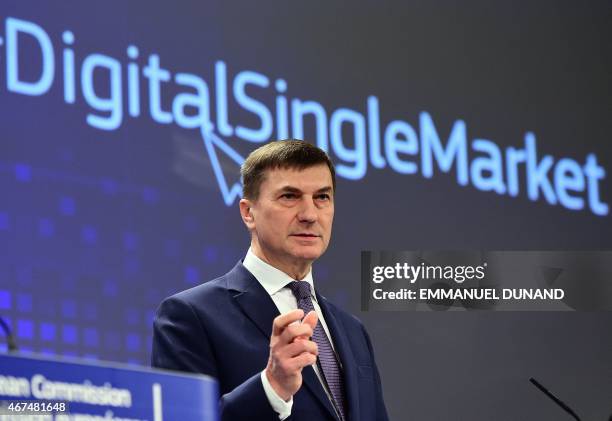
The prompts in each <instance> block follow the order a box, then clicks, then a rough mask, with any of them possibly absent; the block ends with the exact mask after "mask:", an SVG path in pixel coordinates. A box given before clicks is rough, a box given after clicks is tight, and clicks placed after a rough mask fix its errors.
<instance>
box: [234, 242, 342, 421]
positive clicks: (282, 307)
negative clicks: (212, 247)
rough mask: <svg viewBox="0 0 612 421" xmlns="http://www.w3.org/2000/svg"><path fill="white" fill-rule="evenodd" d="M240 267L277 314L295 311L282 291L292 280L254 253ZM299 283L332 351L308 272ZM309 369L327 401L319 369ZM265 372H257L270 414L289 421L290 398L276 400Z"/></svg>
mask: <svg viewBox="0 0 612 421" xmlns="http://www.w3.org/2000/svg"><path fill="white" fill-rule="evenodd" d="M242 264H243V265H244V267H245V268H246V269H247V270H248V271H249V272H251V273H252V274H253V276H254V277H255V279H257V281H258V282H259V283H260V284H261V286H263V287H264V289H265V290H266V292H267V293H268V294H269V295H270V298H272V301H273V302H274V304H275V305H276V307H277V308H278V311H279V312H280V314H284V313H287V312H289V311H291V310H296V309H297V308H298V306H297V299H296V298H295V296H294V295H293V292H292V291H291V290H290V289H289V288H288V287H285V285H287V284H288V283H289V282H292V281H296V279H293V278H292V277H291V276H289V275H287V274H286V273H285V272H283V271H281V270H279V269H277V268H275V267H274V266H272V265H269V264H268V263H266V262H264V261H263V260H261V259H260V258H259V257H257V256H255V253H253V251H252V250H251V249H250V248H249V251H248V252H247V255H246V257H245V258H244V262H243V263H242ZM299 281H300V282H308V284H309V285H310V293H311V298H312V304H313V306H314V309H315V311H316V312H317V316H319V321H318V323H321V326H322V327H323V330H325V334H326V335H327V337H328V338H329V342H330V343H331V345H332V347H334V342H333V341H332V338H331V335H330V334H329V329H328V328H327V323H325V318H324V317H323V312H322V311H321V307H320V306H319V303H318V302H317V296H316V295H315V289H314V283H313V281H312V269H311V270H310V271H309V272H308V274H307V275H306V276H305V277H304V279H300V280H299ZM311 367H312V368H313V369H314V371H315V373H316V375H317V378H318V379H319V381H320V382H321V385H323V390H325V393H327V397H328V398H329V399H330V400H331V397H330V395H329V392H328V391H327V388H326V387H325V382H324V381H323V377H322V375H321V373H320V372H319V368H318V367H317V365H316V364H313V365H312V366H311ZM304 370H309V368H308V367H304ZM265 371H266V370H265V369H264V370H263V371H262V372H261V383H262V384H263V388H264V391H265V393H266V396H267V398H268V401H269V402H270V405H271V406H272V409H274V411H276V412H277V413H278V418H279V419H281V420H284V419H286V418H287V417H289V415H291V408H292V407H293V397H291V398H290V399H289V401H285V400H283V399H282V398H281V397H280V396H278V394H277V393H276V391H275V390H274V388H272V385H271V384H270V381H269V380H268V377H267V376H266V372H265Z"/></svg>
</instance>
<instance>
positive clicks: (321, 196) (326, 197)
mask: <svg viewBox="0 0 612 421" xmlns="http://www.w3.org/2000/svg"><path fill="white" fill-rule="evenodd" d="M317 199H319V200H329V199H330V196H329V194H320V195H318V196H317Z"/></svg>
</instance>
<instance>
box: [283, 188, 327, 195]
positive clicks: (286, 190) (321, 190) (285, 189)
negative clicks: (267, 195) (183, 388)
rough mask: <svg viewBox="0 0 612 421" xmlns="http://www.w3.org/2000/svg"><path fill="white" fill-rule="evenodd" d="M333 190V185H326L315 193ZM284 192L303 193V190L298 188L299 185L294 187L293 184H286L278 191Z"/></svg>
mask: <svg viewBox="0 0 612 421" xmlns="http://www.w3.org/2000/svg"><path fill="white" fill-rule="evenodd" d="M332 191H333V189H332V187H331V186H325V187H321V188H320V189H318V190H317V191H316V192H315V194H317V193H318V194H320V193H331V192H332ZM283 192H287V193H302V190H300V189H298V188H297V187H293V186H284V187H281V188H280V189H278V190H277V193H283Z"/></svg>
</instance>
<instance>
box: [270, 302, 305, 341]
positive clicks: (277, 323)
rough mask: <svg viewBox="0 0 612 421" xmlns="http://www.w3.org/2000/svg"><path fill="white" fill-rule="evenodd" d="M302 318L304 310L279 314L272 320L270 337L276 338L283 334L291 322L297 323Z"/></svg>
mask: <svg viewBox="0 0 612 421" xmlns="http://www.w3.org/2000/svg"><path fill="white" fill-rule="evenodd" d="M302 317H304V310H301V309H299V308H298V309H297V310H292V311H289V312H287V313H284V314H281V315H280V316H277V317H276V318H275V319H274V323H273V324H272V335H274V336H278V335H280V334H281V333H282V332H283V329H285V327H287V326H288V325H290V324H291V323H293V322H297V321H298V320H301V319H302Z"/></svg>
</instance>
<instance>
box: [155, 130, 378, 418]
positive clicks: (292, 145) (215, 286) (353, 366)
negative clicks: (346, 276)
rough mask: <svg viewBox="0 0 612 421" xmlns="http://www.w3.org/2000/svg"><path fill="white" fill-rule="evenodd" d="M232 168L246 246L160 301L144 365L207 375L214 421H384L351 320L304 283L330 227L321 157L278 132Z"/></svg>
mask: <svg viewBox="0 0 612 421" xmlns="http://www.w3.org/2000/svg"><path fill="white" fill-rule="evenodd" d="M241 175H242V181H243V199H242V200H241V201H240V215H241V216H242V220H243V222H244V224H245V225H246V227H247V228H248V230H249V232H250V234H251V247H250V249H249V250H248V252H247V255H246V257H245V259H244V260H243V261H242V262H238V264H236V266H235V267H234V268H233V269H232V270H231V271H230V272H228V273H227V274H225V275H224V276H222V277H220V278H218V279H215V280H213V281H210V282H207V283H204V284H202V285H199V286H197V287H195V288H192V289H189V290H187V291H183V292H181V293H179V294H176V295H174V296H172V297H170V298H168V299H166V300H165V301H164V302H163V303H162V304H161V305H160V308H159V309H158V312H157V316H156V319H155V322H154V332H153V355H152V364H153V366H155V367H161V368H167V369H174V370H182V371H189V372H195V373H203V374H208V375H210V376H213V377H215V378H217V379H218V381H219V388H220V393H221V395H222V396H221V402H220V405H221V418H222V419H223V420H271V421H272V420H279V419H280V420H284V419H287V420H296V421H301V420H304V421H306V420H307V421H313V420H317V421H318V420H341V421H344V420H348V421H355V420H361V421H371V420H387V419H388V417H387V412H386V409H385V405H384V402H383V397H382V390H381V383H380V378H379V374H378V370H377V368H376V363H375V361H374V355H373V351H372V344H371V342H370V339H369V337H368V335H367V333H366V331H365V329H364V327H363V325H362V324H361V323H360V322H359V321H358V320H357V319H356V318H354V317H353V316H351V315H349V314H348V313H346V312H344V311H342V310H340V309H339V308H337V307H335V306H334V305H333V304H331V303H330V302H328V301H327V300H326V299H325V298H324V297H323V296H321V295H319V294H318V293H317V292H316V290H315V288H314V284H313V279H312V270H311V268H312V263H313V262H314V261H315V260H316V259H317V258H319V256H321V255H322V254H323V253H324V252H325V250H326V249H327V246H328V244H329V240H330V237H331V230H332V222H333V218H334V194H335V191H336V181H335V171H334V167H333V164H332V163H331V161H330V160H329V158H328V156H327V155H326V154H325V152H323V151H322V150H321V149H319V148H317V147H315V146H312V145H310V144H308V143H306V142H303V141H297V140H287V141H279V142H272V143H269V144H267V145H264V146H262V147H260V148H258V149H257V150H255V151H253V152H252V153H251V154H250V155H249V156H248V158H247V159H246V161H245V162H244V164H243V166H242V168H241Z"/></svg>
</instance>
